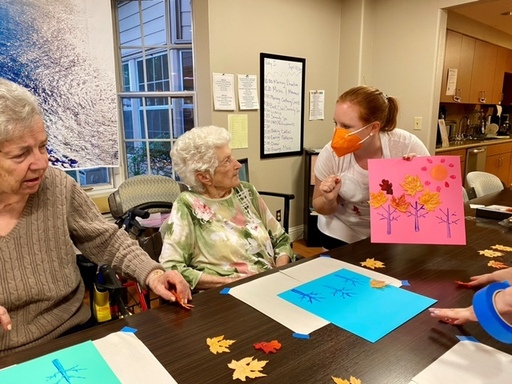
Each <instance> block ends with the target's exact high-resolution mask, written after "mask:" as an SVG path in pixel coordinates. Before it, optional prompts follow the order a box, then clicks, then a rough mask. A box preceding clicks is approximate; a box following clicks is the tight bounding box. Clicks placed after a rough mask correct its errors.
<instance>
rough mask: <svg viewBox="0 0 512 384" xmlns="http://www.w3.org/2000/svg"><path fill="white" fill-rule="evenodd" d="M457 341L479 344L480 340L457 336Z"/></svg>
mask: <svg viewBox="0 0 512 384" xmlns="http://www.w3.org/2000/svg"><path fill="white" fill-rule="evenodd" d="M457 339H459V340H460V341H472V342H474V343H478V340H477V339H475V338H474V337H473V336H461V335H459V336H457Z"/></svg>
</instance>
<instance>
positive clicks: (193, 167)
mask: <svg viewBox="0 0 512 384" xmlns="http://www.w3.org/2000/svg"><path fill="white" fill-rule="evenodd" d="M230 140H231V136H230V134H229V132H228V131H227V130H226V129H224V128H220V127H215V126H207V127H196V128H193V129H192V130H190V131H188V132H186V133H185V134H184V135H182V136H180V137H179V138H178V140H177V141H176V143H175V144H174V147H173V149H172V151H171V159H172V163H173V166H174V169H175V171H176V173H177V174H178V175H179V177H180V179H181V180H182V181H183V182H184V183H186V184H187V185H189V187H190V188H191V190H190V191H186V192H182V193H181V194H180V196H179V197H178V198H177V200H176V201H175V203H174V205H173V208H172V211H171V215H170V216H169V218H168V220H167V222H166V223H165V224H164V225H163V226H162V228H161V231H162V232H163V238H164V245H163V247H162V253H161V254H160V263H161V264H162V265H163V266H164V267H165V268H166V269H167V270H170V269H172V270H178V271H179V272H180V273H181V274H182V275H183V277H184V278H185V280H186V281H187V282H188V283H189V284H190V286H191V287H192V288H193V289H197V290H202V289H208V288H213V287H217V286H220V285H224V284H227V283H229V282H232V281H235V280H237V279H240V278H243V277H246V276H249V275H252V274H255V273H259V272H262V271H265V270H268V269H271V268H273V267H278V266H282V265H285V264H287V263H289V262H290V261H291V260H294V254H293V252H292V249H291V245H290V237H289V236H288V234H287V233H286V232H285V231H284V229H283V227H282V226H281V225H280V224H279V222H278V221H277V220H276V219H275V218H274V216H272V214H271V212H270V210H269V209H268V207H267V206H266V204H265V202H264V201H263V199H262V198H261V197H260V195H259V194H258V192H257V191H256V189H255V188H254V187H253V186H252V185H251V184H249V183H246V182H241V181H240V179H239V176H238V171H239V169H240V167H241V165H240V163H239V162H238V161H237V160H236V159H234V158H233V156H232V155H231V148H230V147H229V142H230Z"/></svg>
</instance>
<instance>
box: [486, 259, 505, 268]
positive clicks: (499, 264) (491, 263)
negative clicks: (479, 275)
mask: <svg viewBox="0 0 512 384" xmlns="http://www.w3.org/2000/svg"><path fill="white" fill-rule="evenodd" d="M487 265H488V266H489V267H493V268H496V269H505V268H508V265H507V264H505V263H502V262H501V261H494V260H491V261H489V262H488V263H487Z"/></svg>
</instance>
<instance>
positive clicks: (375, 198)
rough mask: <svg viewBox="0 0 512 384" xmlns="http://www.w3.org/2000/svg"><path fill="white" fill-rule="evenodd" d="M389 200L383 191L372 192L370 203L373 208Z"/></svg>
mask: <svg viewBox="0 0 512 384" xmlns="http://www.w3.org/2000/svg"><path fill="white" fill-rule="evenodd" d="M387 201H388V198H387V196H386V194H385V193H384V192H382V191H379V192H377V193H373V192H370V201H369V203H370V205H371V206H372V207H373V208H379V207H381V206H382V205H384V204H385V203H386V202H387Z"/></svg>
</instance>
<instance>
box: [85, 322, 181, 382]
mask: <svg viewBox="0 0 512 384" xmlns="http://www.w3.org/2000/svg"><path fill="white" fill-rule="evenodd" d="M93 344H94V345H95V346H96V348H97V349H98V351H99V352H100V353H101V355H102V356H103V358H104V359H105V361H106V362H107V363H108V365H109V366H110V368H111V369H112V371H114V373H115V374H116V376H117V378H118V379H119V380H120V381H121V383H123V384H140V383H159V384H160V383H162V384H177V382H176V380H174V379H173V377H172V376H171V375H170V374H169V372H167V370H166V369H165V368H164V367H163V366H162V364H160V362H159V361H158V360H157V359H156V357H155V356H154V355H153V354H152V353H151V351H150V350H149V349H148V348H147V347H146V346H145V345H144V343H143V342H142V341H140V340H139V338H138V337H137V336H135V335H134V334H133V333H128V332H115V333H111V334H110V335H108V336H105V337H103V338H101V339H98V340H94V341H93Z"/></svg>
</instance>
